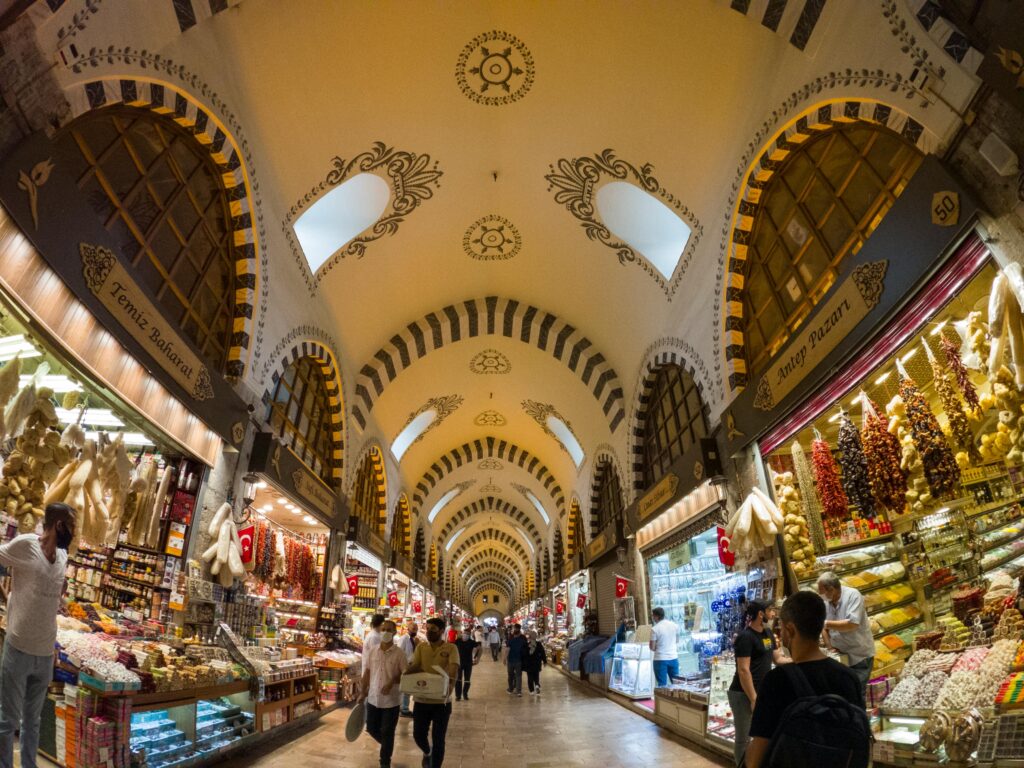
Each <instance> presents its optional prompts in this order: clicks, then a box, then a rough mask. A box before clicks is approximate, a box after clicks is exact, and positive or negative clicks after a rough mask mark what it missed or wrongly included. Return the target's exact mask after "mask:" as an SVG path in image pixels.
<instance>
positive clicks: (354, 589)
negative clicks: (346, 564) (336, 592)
mask: <svg viewBox="0 0 1024 768" xmlns="http://www.w3.org/2000/svg"><path fill="white" fill-rule="evenodd" d="M345 581H346V582H347V583H348V593H349V594H350V595H352V596H353V597H354V596H355V595H358V594H359V577H358V576H357V575H356V574H352V575H351V576H346V577H345Z"/></svg>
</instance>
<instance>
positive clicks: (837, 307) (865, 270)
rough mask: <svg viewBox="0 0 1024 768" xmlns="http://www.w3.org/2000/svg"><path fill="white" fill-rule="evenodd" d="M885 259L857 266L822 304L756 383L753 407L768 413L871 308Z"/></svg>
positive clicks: (882, 284)
mask: <svg viewBox="0 0 1024 768" xmlns="http://www.w3.org/2000/svg"><path fill="white" fill-rule="evenodd" d="M888 268H889V262H888V260H887V259H881V260H879V261H873V262H869V263H867V264H861V265H860V266H858V267H857V268H856V269H854V270H853V272H852V273H851V274H850V276H849V277H848V278H846V280H844V281H843V283H842V284H841V285H840V286H839V289H838V290H837V291H835V292H834V293H833V294H832V296H831V297H830V298H829V299H827V300H826V301H825V302H823V303H822V304H821V305H820V307H819V309H818V311H817V312H816V313H815V314H814V316H813V317H812V319H811V320H810V321H809V322H808V323H807V324H806V325H805V326H804V328H803V329H802V330H801V331H800V332H799V334H798V335H796V336H795V337H794V338H793V340H792V341H790V342H789V343H788V344H787V345H786V346H785V347H784V348H783V350H782V352H781V353H779V354H778V355H776V356H775V363H773V364H772V366H771V367H770V368H769V369H768V370H767V371H765V373H764V374H762V376H761V378H760V380H759V381H758V383H757V393H756V395H755V397H754V407H755V408H757V409H758V410H762V411H770V410H772V409H773V408H774V407H775V406H776V405H778V404H779V402H781V401H782V399H783V398H784V397H785V396H786V395H788V394H789V393H790V392H792V391H793V388H794V387H796V385H797V384H799V383H800V382H801V381H803V380H804V377H805V376H807V374H808V373H810V372H811V371H813V370H814V369H815V368H816V367H817V366H818V364H819V363H821V361H822V360H824V359H825V356H826V355H828V353H829V352H831V351H832V350H833V349H835V348H836V347H837V346H838V345H839V343H840V342H841V341H842V340H843V339H845V338H846V337H847V335H848V334H849V333H850V331H851V330H853V329H854V328H855V327H856V326H857V324H858V323H860V321H861V320H863V319H864V317H865V315H867V313H868V312H869V311H870V310H872V309H874V308H875V307H876V306H877V305H878V302H879V301H880V300H881V298H882V292H883V291H884V290H885V273H886V271H887V270H888Z"/></svg>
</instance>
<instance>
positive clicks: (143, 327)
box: [79, 243, 213, 400]
mask: <svg viewBox="0 0 1024 768" xmlns="http://www.w3.org/2000/svg"><path fill="white" fill-rule="evenodd" d="M79 253H80V254H81V257H82V273H83V275H84V276H85V282H86V284H87V285H88V286H89V290H91V291H92V292H93V293H94V294H95V295H96V298H98V299H99V300H100V301H101V302H102V304H103V306H105V307H106V308H107V309H108V310H109V311H110V313H111V314H112V315H113V316H114V317H116V318H117V320H118V322H119V323H121V325H123V326H124V327H125V328H126V329H127V330H128V332H129V333H130V334H131V335H132V337H133V338H134V339H135V340H136V341H137V342H139V344H141V345H142V346H143V347H144V348H145V349H146V350H147V351H148V352H149V353H150V354H151V355H152V356H153V359H155V360H157V361H158V362H159V363H160V366H161V367H162V368H163V369H164V370H165V371H167V372H168V373H169V374H170V375H171V376H172V377H173V378H174V380H175V381H177V382H178V383H179V384H180V385H181V386H182V387H183V388H184V389H185V391H186V392H188V393H189V394H190V395H191V396H192V397H193V398H194V399H196V400H209V399H211V398H212V397H213V387H212V386H211V384H210V372H209V370H207V368H206V366H205V365H204V364H203V362H202V361H201V360H200V359H199V357H198V356H196V354H195V353H194V352H193V351H192V350H191V349H190V348H189V346H188V344H187V343H186V342H184V341H183V340H182V338H181V336H180V335H179V334H178V332H177V330H176V329H175V328H174V327H173V326H172V325H171V324H170V323H169V322H167V320H165V319H164V317H163V315H161V314H160V310H158V309H157V308H156V306H155V305H154V304H153V302H152V301H151V300H150V299H149V297H148V296H146V294H145V293H144V292H143V291H142V289H141V288H139V286H138V284H137V283H136V282H135V280H134V279H133V278H132V277H131V275H129V274H128V271H127V270H126V269H125V268H124V267H123V266H122V265H121V262H120V261H118V259H117V257H116V256H115V255H114V253H113V252H112V251H111V250H109V249H108V248H104V247H102V246H98V245H89V244H88V243H81V244H80V245H79Z"/></svg>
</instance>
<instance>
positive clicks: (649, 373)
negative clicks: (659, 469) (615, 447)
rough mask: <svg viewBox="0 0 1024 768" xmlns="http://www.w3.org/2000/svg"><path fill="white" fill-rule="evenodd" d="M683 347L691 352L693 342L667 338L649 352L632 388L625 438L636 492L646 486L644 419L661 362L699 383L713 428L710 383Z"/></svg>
mask: <svg viewBox="0 0 1024 768" xmlns="http://www.w3.org/2000/svg"><path fill="white" fill-rule="evenodd" d="M680 345H682V346H680ZM684 348H685V349H686V350H687V351H688V352H692V348H690V345H689V344H687V343H686V342H685V341H683V340H682V339H666V340H665V341H664V342H663V343H662V344H660V345H659V346H658V348H656V349H654V350H652V351H650V352H649V353H648V355H647V359H646V360H645V361H644V364H643V365H642V366H641V368H640V376H639V380H638V381H637V384H636V387H635V388H634V390H633V391H634V392H635V393H636V397H635V400H634V402H633V408H632V411H631V413H630V416H629V429H627V430H626V438H627V439H628V440H629V449H628V450H629V464H630V466H631V468H632V483H631V484H632V487H633V493H634V494H637V493H639V492H640V491H642V490H644V483H643V455H644V445H643V439H644V422H645V421H646V420H647V410H648V407H649V406H650V396H651V388H652V387H653V386H654V380H655V379H656V378H657V377H658V371H659V370H660V369H661V368H662V366H665V365H677V366H679V367H680V368H682V369H683V370H684V371H686V372H687V373H688V374H690V376H691V377H692V378H693V381H694V383H695V384H696V385H697V393H698V394H699V395H700V403H701V410H703V411H704V418H705V419H706V420H707V422H708V427H709V428H710V426H711V408H710V406H709V405H708V394H709V393H710V387H706V386H705V384H706V381H705V377H704V376H702V375H700V373H699V372H698V369H697V368H696V367H695V366H694V365H693V363H692V362H691V360H693V359H694V358H693V357H691V356H689V355H688V354H686V353H685V352H684ZM698 359H699V358H698ZM705 373H706V370H705Z"/></svg>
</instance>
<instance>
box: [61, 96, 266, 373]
mask: <svg viewBox="0 0 1024 768" xmlns="http://www.w3.org/2000/svg"><path fill="white" fill-rule="evenodd" d="M65 95H66V96H67V100H68V104H69V105H70V107H71V115H72V117H80V116H81V115H84V114H86V113H87V112H92V111H94V110H98V109H103V108H104V107H109V106H113V105H115V104H124V105H126V106H129V107H138V108H140V109H148V110H150V111H152V112H155V113H156V114H158V115H162V116H164V117H166V118H167V119H168V120H173V121H174V122H175V123H177V124H178V125H179V126H181V127H183V128H185V129H187V130H188V131H190V132H191V133H192V135H193V136H195V138H196V140H197V141H198V142H199V143H200V145H202V146H203V147H204V148H205V149H206V151H207V152H209V154H210V157H211V158H212V159H213V161H214V163H216V164H217V167H218V168H220V170H221V180H222V182H223V183H224V189H225V190H226V191H227V195H228V201H229V203H230V208H231V228H232V231H233V233H234V247H235V285H236V290H235V310H234V317H233V319H232V334H231V346H230V348H229V349H228V362H227V368H226V370H225V373H226V374H227V375H228V376H239V377H240V376H243V375H244V374H245V368H246V364H247V363H248V361H249V346H250V342H251V341H252V332H253V307H255V306H256V292H257V286H258V280H257V277H256V263H257V242H256V234H255V230H254V229H253V222H254V221H255V218H256V215H255V211H254V210H253V207H252V195H251V194H250V191H249V178H248V174H247V173H246V170H245V166H244V165H243V164H242V153H241V151H240V150H239V148H238V145H237V144H236V142H235V139H234V138H233V137H232V136H231V135H230V134H229V133H228V132H227V130H226V129H225V128H224V126H223V125H222V124H221V122H220V121H219V120H217V119H216V118H215V117H214V116H213V114H212V113H211V112H210V111H209V110H208V109H207V108H206V107H204V106H203V105H202V104H200V103H199V102H198V101H197V100H196V99H195V98H194V97H192V96H191V95H189V94H188V93H186V92H185V91H183V90H181V89H179V88H176V87H174V86H172V85H169V84H165V83H158V82H153V81H151V80H143V79H138V78H124V77H108V78H103V79H101V80H90V81H89V82H85V83H76V84H74V85H72V86H70V87H69V88H68V89H67V90H66V92H65Z"/></svg>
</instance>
